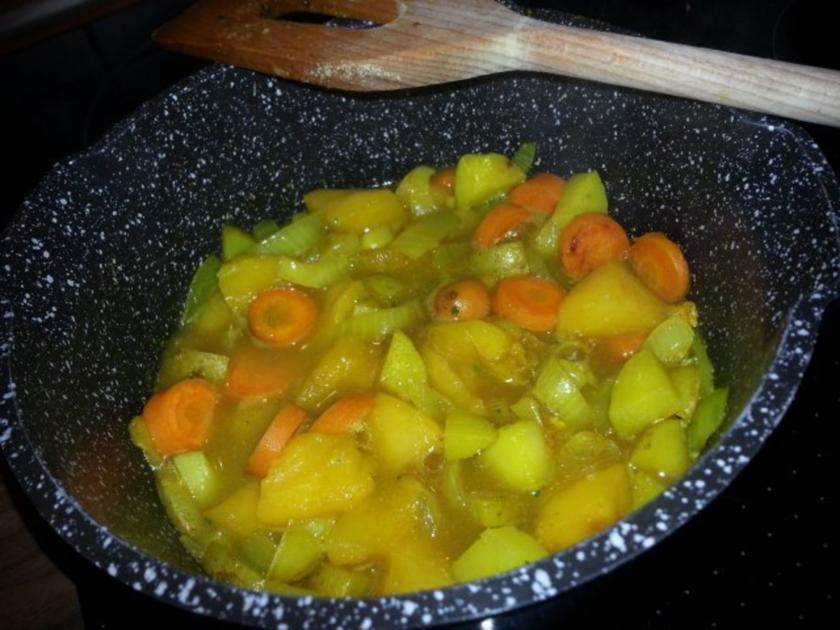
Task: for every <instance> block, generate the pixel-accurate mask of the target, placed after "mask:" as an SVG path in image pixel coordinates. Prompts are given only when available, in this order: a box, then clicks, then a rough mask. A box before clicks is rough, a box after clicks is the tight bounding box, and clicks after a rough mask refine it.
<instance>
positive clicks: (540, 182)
mask: <svg viewBox="0 0 840 630" xmlns="http://www.w3.org/2000/svg"><path fill="white" fill-rule="evenodd" d="M565 188H566V180H565V179H563V178H562V177H558V176H557V175H552V174H551V173H538V174H536V175H534V176H533V177H532V178H531V179H529V180H528V181H526V182H522V183H521V184H519V186H517V187H516V188H514V189H513V190H511V191H510V196H509V197H508V201H510V202H511V203H515V204H517V205H519V206H522V207H523V208H528V210H533V211H534V212H542V213H543V214H551V213H552V212H554V206H556V205H557V200H558V199H560V195H562V194H563V190H564V189H565Z"/></svg>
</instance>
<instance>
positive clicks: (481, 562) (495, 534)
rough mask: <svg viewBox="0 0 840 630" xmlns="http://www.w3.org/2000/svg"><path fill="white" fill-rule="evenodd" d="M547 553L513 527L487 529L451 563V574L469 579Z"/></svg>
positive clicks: (481, 576)
mask: <svg viewBox="0 0 840 630" xmlns="http://www.w3.org/2000/svg"><path fill="white" fill-rule="evenodd" d="M547 555H548V552H547V551H546V550H545V549H544V548H543V547H542V545H540V543H538V542H537V541H536V540H535V539H534V538H533V537H532V536H529V535H528V534H526V533H525V532H522V531H520V530H518V529H516V528H515V527H511V526H507V527H499V528H496V529H486V530H484V531H483V532H482V533H481V535H480V536H479V537H478V540H476V541H475V542H474V543H473V544H472V545H470V546H469V548H468V549H467V550H466V551H465V552H464V553H463V554H461V555H460V556H459V557H458V559H456V560H455V562H453V563H452V574H453V575H454V576H455V579H457V580H458V581H459V582H469V581H472V580H479V579H481V578H483V577H488V576H491V575H495V574H497V573H504V572H505V571H509V570H511V569H514V568H516V567H519V566H522V565H523V564H528V563H529V562H535V561H537V560H539V559H540V558H544V557H545V556H547Z"/></svg>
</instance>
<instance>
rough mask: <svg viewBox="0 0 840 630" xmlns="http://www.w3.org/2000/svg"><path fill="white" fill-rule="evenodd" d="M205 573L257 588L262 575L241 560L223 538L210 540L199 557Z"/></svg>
mask: <svg viewBox="0 0 840 630" xmlns="http://www.w3.org/2000/svg"><path fill="white" fill-rule="evenodd" d="M201 564H202V566H203V567H204V570H205V571H207V573H208V574H209V575H210V576H211V577H213V578H216V579H223V580H225V581H227V582H232V583H233V584H235V585H236V586H240V587H242V588H258V587H259V585H260V584H261V583H262V576H261V575H260V574H259V573H257V572H256V571H254V570H253V569H251V568H250V567H249V566H247V565H246V564H245V563H244V562H242V561H241V560H240V559H239V558H238V557H237V556H236V555H235V554H234V552H233V550H232V549H231V546H230V543H229V542H228V541H226V540H224V539H216V540H211V541H210V542H209V543H208V545H207V548H206V549H205V551H204V555H203V556H202V558H201Z"/></svg>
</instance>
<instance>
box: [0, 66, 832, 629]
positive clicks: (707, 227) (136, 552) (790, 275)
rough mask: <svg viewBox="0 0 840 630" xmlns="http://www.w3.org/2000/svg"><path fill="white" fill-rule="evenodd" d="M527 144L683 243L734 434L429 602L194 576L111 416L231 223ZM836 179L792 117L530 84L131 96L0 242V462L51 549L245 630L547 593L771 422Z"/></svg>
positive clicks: (630, 219) (522, 601)
mask: <svg viewBox="0 0 840 630" xmlns="http://www.w3.org/2000/svg"><path fill="white" fill-rule="evenodd" d="M523 140H536V141H538V143H539V162H538V165H537V166H538V168H540V169H543V170H551V171H554V172H557V173H559V174H561V175H568V174H570V173H573V172H576V171H582V170H587V169H592V168H596V169H598V170H599V171H600V172H601V174H602V176H603V178H604V180H605V181H606V184H607V188H608V193H609V197H610V201H611V211H612V212H613V213H614V214H615V216H616V217H617V218H618V219H619V220H620V221H621V222H622V223H623V224H624V225H625V226H627V227H628V229H629V231H630V232H631V234H635V235H638V234H641V233H643V232H645V231H648V230H650V229H660V230H664V231H665V232H667V233H668V234H669V235H670V236H671V237H673V238H674V239H675V240H677V241H678V242H680V243H681V244H682V245H683V247H684V249H685V252H686V255H687V258H688V259H689V261H690V263H691V265H692V269H693V272H694V275H693V278H692V280H693V289H692V295H691V297H692V299H694V300H696V301H697V302H698V304H699V307H700V312H701V319H702V321H703V322H704V326H705V332H706V334H707V336H708V338H709V340H710V347H711V352H712V355H713V358H714V360H715V363H716V364H717V366H718V370H719V372H718V382H719V383H723V384H729V385H730V386H731V388H732V398H731V399H732V403H733V404H732V409H731V414H730V415H731V420H732V425H731V427H730V428H729V429H728V431H727V432H726V433H725V435H724V436H723V438H722V439H721V440H720V441H719V443H717V444H716V445H715V446H714V447H713V448H712V449H711V450H710V451H709V452H708V453H707V454H706V455H705V456H704V457H703V458H702V459H701V461H700V462H698V464H697V465H696V466H695V467H694V468H693V469H692V470H691V471H690V472H689V473H688V475H686V477H685V478H684V479H683V480H682V481H681V482H680V483H679V484H678V485H676V486H675V487H673V488H671V489H670V490H668V491H667V492H666V493H665V494H664V495H663V496H662V497H661V498H659V499H658V500H656V501H655V502H654V503H652V504H650V505H648V506H647V507H645V508H644V509H642V510H641V511H639V512H636V513H634V514H633V515H631V516H630V517H628V518H626V519H624V520H623V521H621V522H620V523H618V524H617V525H615V526H614V527H612V528H610V529H608V530H606V531H604V532H603V533H602V534H600V535H599V536H597V537H595V538H593V539H590V540H588V541H586V542H584V543H582V544H580V545H578V546H576V547H574V548H572V549H570V550H567V551H565V552H562V553H559V554H556V555H554V556H552V557H550V558H548V559H546V560H543V561H541V562H538V563H536V564H533V565H530V566H527V567H524V568H522V569H519V570H516V571H513V572H510V573H507V574H505V575H501V576H497V577H494V578H492V579H488V580H484V581H482V582H479V583H475V584H465V585H458V586H454V587H451V588H448V589H445V590H438V591H430V592H423V593H416V594H410V595H406V596H403V597H387V598H375V599H363V600H334V599H313V598H301V599H296V598H288V597H280V596H270V595H266V594H261V593H256V592H251V591H246V590H242V589H238V588H233V587H230V586H227V585H225V584H221V583H218V582H214V581H212V580H209V579H207V578H205V577H203V576H202V575H201V574H200V572H199V571H198V569H197V567H196V566H195V565H194V563H192V562H191V560H190V559H189V557H188V556H187V555H186V554H185V553H184V552H183V550H182V549H181V547H180V545H179V543H178V541H177V537H176V535H175V532H174V530H173V529H172V527H171V526H170V525H169V524H168V522H167V521H166V518H165V516H164V515H163V512H162V509H161V508H160V506H159V504H158V502H157V498H156V495H155V491H154V486H153V480H152V477H151V474H150V472H149V471H148V470H147V467H146V466H145V465H144V463H143V461H142V459H141V456H140V454H139V452H138V451H137V450H136V449H134V448H133V447H132V445H131V444H130V443H129V440H128V436H127V423H128V421H129V420H130V418H131V417H132V416H133V415H134V414H136V413H137V412H138V411H139V410H140V409H141V406H142V403H143V400H144V398H145V396H146V395H147V393H148V392H149V390H150V387H151V384H152V380H153V375H154V372H155V369H156V363H157V359H158V354H159V352H160V350H161V348H162V345H163V342H164V340H165V338H166V337H167V335H169V334H170V333H171V332H173V331H174V329H175V327H176V326H177V318H178V314H179V312H180V308H181V302H182V299H183V296H184V294H185V291H186V287H187V285H188V282H189V278H190V275H191V272H192V270H193V269H194V268H195V266H196V265H197V264H198V262H199V261H200V260H201V259H202V257H204V256H205V255H207V254H209V253H211V252H213V251H214V250H215V248H217V246H218V235H219V228H220V226H221V224H222V223H224V222H233V223H237V224H240V225H246V226H247V225H250V224H252V223H254V222H255V221H256V220H258V219H261V218H264V217H266V216H273V217H278V218H282V217H285V216H288V215H289V214H290V213H291V212H292V211H294V210H296V209H297V208H298V207H299V204H300V200H301V195H302V193H303V192H304V191H306V190H308V189H311V188H313V187H316V186H347V185H370V184H374V183H381V182H388V181H393V180H395V179H396V178H398V177H399V176H400V175H401V174H404V173H405V172H407V171H408V170H409V168H411V167H412V166H414V165H416V164H418V163H430V164H446V163H450V162H452V161H453V160H454V159H455V158H456V156H458V155H459V154H461V153H465V152H471V151H489V150H492V151H500V152H511V151H512V150H513V148H514V147H515V146H516V145H517V144H518V143H519V142H520V141H523ZM838 203H840V190H838V185H837V181H836V179H835V177H834V175H833V173H832V172H831V170H830V167H829V166H828V165H827V163H826V161H825V160H824V158H823V157H822V156H821V154H820V153H819V151H818V149H817V147H816V146H815V145H814V143H813V142H812V141H811V140H810V139H809V138H808V137H807V135H806V134H805V133H804V132H802V131H801V130H800V129H799V128H797V127H795V126H794V125H792V124H790V123H788V122H783V121H778V120H771V119H767V118H765V117H762V116H759V115H753V114H746V113H742V112H735V111H732V110H728V109H725V108H720V107H715V106H709V105H702V104H697V103H690V102H685V101H680V100H676V99H670V98H667V97H656V96H652V95H647V94H641V93H637V92H631V91H625V90H615V89H613V88H609V87H604V86H593V85H589V84H585V83H581V82H573V81H566V80H563V79H555V78H547V77H536V76H506V77H496V78H492V79H488V80H482V81H477V82H472V83H470V84H468V85H462V86H457V87H447V88H440V89H437V90H432V91H426V92H421V93H413V94H408V95H399V96H376V95H374V96H348V95H343V94H336V93H328V92H324V91H320V90H315V89H311V88H307V87H303V86H298V85H291V84H288V83H284V82H283V81H280V80H277V79H272V78H268V77H264V76H259V75H255V74H252V73H249V72H244V71H240V70H235V69H233V68H230V67H225V66H214V67H210V68H208V69H206V70H204V71H202V72H200V73H198V74H196V75H195V76H193V77H191V78H190V79H188V80H187V81H185V82H184V83H182V84H180V85H178V86H176V87H175V88H173V89H172V90H171V91H169V92H168V93H166V94H164V95H162V96H161V97H159V98H158V99H157V100H155V101H153V102H151V103H148V104H147V105H146V106H144V107H143V108H141V109H140V110H139V111H138V112H137V113H136V114H135V115H133V116H132V117H131V118H130V119H128V120H126V121H125V122H123V123H122V124H120V125H119V126H117V127H116V128H115V129H114V130H112V131H111V132H110V133H109V134H108V135H107V137H106V138H104V139H103V140H102V141H101V142H99V143H98V144H97V145H95V146H94V147H93V148H91V149H90V150H89V151H87V152H85V153H83V154H81V155H79V156H76V157H74V158H72V159H69V160H67V161H65V162H63V163H61V164H59V165H58V166H57V167H56V168H55V169H54V170H53V171H52V172H51V173H50V174H49V175H48V176H47V177H46V178H45V179H44V180H43V182H42V183H41V184H40V185H39V187H38V188H37V189H36V190H35V191H34V192H33V193H32V195H31V196H30V197H29V198H28V199H27V200H26V202H25V203H24V204H23V207H22V208H21V211H20V213H19V214H18V217H17V219H16V220H15V221H14V223H13V224H12V225H11V227H10V228H9V230H8V231H7V232H6V234H5V235H4V236H3V240H2V246H1V247H0V274H1V275H0V299H2V302H1V303H0V313H2V316H3V327H2V331H0V367H2V371H3V380H2V400H0V445H2V449H3V451H4V454H5V455H6V458H7V459H8V461H9V464H10V465H11V468H12V470H13V471H14V473H15V475H16V476H17V477H18V479H19V480H20V482H21V484H22V486H23V487H24V488H25V489H26V491H27V493H28V494H29V496H30V498H31V499H32V501H33V503H34V504H35V505H36V506H37V508H38V510H39V511H40V512H41V514H42V515H43V516H44V517H45V518H46V519H47V520H48V521H49V522H50V524H51V525H52V526H53V527H54V528H55V529H56V531H58V533H59V534H60V535H61V536H62V537H63V538H64V539H65V540H67V541H68V542H69V543H70V544H71V545H72V546H73V547H75V548H76V549H77V550H78V551H79V552H80V553H82V554H84V555H85V556H86V557H88V558H89V559H90V560H91V561H93V562H94V563H95V564H96V565H97V566H99V567H100V568H101V569H102V570H103V571H106V572H107V573H109V574H110V575H112V576H114V577H115V578H117V579H119V580H121V581H123V582H124V583H125V584H127V585H129V586H131V587H133V588H134V589H136V590H138V591H142V592H144V593H147V594H149V595H150V596H153V597H156V598H159V599H160V600H163V601H166V602H170V603H172V604H174V605H176V606H180V607H183V608H186V609H189V610H192V611H195V612H197V613H203V614H208V615H213V616H216V617H219V618H222V619H227V620H232V621H237V622H241V623H245V624H253V625H256V626H262V627H278V628H281V627H300V626H303V627H310V628H318V627H325V626H329V627H361V628H367V627H373V626H380V625H393V626H414V625H426V624H430V623H442V622H451V621H456V620H460V619H465V618H474V617H480V616H487V615H493V614H496V613H498V612H500V611H505V610H510V609H514V608H517V607H520V606H524V605H527V604H531V603H534V602H538V601H540V600H544V599H546V598H549V597H555V596H561V597H562V596H564V595H563V594H564V593H566V592H567V591H569V590H570V589H572V588H573V587H574V586H575V585H576V584H580V583H582V582H585V581H588V580H590V579H593V578H595V577H597V576H598V575H599V574H601V573H604V572H607V571H610V570H611V569H612V568H614V567H616V566H617V565H618V564H620V563H623V562H626V561H627V560H629V559H631V558H633V557H634V556H635V555H637V554H638V553H640V552H641V551H643V550H645V549H647V548H648V547H650V546H652V545H654V544H656V543H657V541H659V540H661V539H662V538H664V537H665V536H667V535H668V534H669V533H670V532H672V531H673V530H674V529H675V528H677V527H679V526H680V525H681V524H682V523H684V522H685V521H686V520H688V519H689V518H691V517H692V515H693V514H695V513H696V512H697V511H698V510H700V509H702V508H703V506H704V505H706V504H707V503H708V502H709V501H710V500H711V499H712V498H713V497H715V496H716V495H717V494H719V493H720V492H721V490H722V489H724V488H725V487H726V486H727V485H728V484H729V482H730V481H731V480H732V479H733V477H734V475H736V474H737V473H738V471H739V470H741V469H742V468H743V467H744V466H745V465H746V464H747V462H748V461H749V460H750V457H751V456H752V455H753V453H755V451H756V450H757V449H758V448H759V446H760V445H761V444H762V442H763V441H764V440H765V439H766V437H767V436H768V435H769V433H770V432H771V431H772V430H773V428H774V426H775V425H776V424H777V423H778V421H779V420H780V418H781V417H782V415H783V413H784V411H785V409H786V407H787V405H788V404H789V402H790V401H791V399H792V397H793V394H794V392H795V389H796V386H797V384H798V382H799V380H800V378H801V376H802V373H803V371H804V368H805V366H806V365H807V362H808V359H809V357H810V354H811V351H812V348H813V343H814V338H815V334H816V327H817V324H818V322H819V318H820V315H821V313H822V310H823V308H824V306H825V304H826V303H827V301H828V300H829V299H830V298H831V297H833V296H834V295H836V293H837V291H838V285H840V281H839V280H838V275H839V274H840V259H838V228H837V223H838V214H837V212H838V211H837V207H838Z"/></svg>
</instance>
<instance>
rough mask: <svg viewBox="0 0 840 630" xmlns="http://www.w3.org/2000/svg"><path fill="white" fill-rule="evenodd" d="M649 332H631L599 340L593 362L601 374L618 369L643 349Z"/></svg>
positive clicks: (593, 352) (593, 353)
mask: <svg viewBox="0 0 840 630" xmlns="http://www.w3.org/2000/svg"><path fill="white" fill-rule="evenodd" d="M647 336H648V333H647V332H631V333H626V334H623V335H613V336H612V337H604V338H602V339H600V340H598V345H596V346H595V349H594V350H593V351H592V363H593V365H594V366H595V367H596V369H597V371H598V372H600V373H601V374H610V373H612V372H614V371H615V370H617V369H618V368H619V367H621V365H622V364H623V363H624V362H625V361H627V359H629V358H630V357H632V356H633V355H634V354H636V353H637V352H638V351H639V350H641V348H642V345H643V344H644V343H645V339H647Z"/></svg>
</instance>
